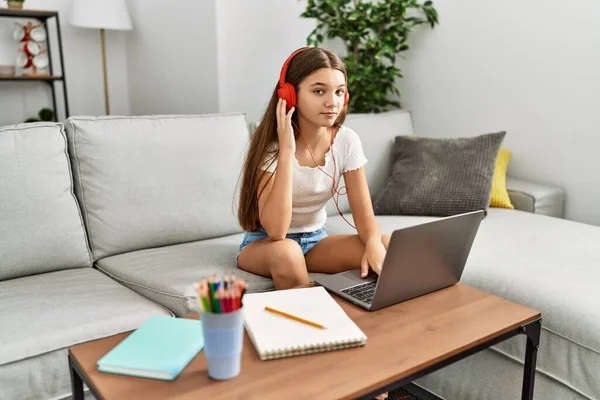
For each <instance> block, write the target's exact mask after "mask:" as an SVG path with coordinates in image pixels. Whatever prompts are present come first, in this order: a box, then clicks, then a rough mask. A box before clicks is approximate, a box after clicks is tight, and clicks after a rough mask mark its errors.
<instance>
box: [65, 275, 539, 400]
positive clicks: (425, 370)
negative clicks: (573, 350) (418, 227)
mask: <svg viewBox="0 0 600 400" xmlns="http://www.w3.org/2000/svg"><path fill="white" fill-rule="evenodd" d="M334 298H335V299H336V301H338V303H339V304H340V305H341V306H342V308H343V309H344V310H345V311H346V313H347V314H348V316H349V317H350V318H352V319H353V320H354V321H355V322H356V323H357V325H358V326H359V327H360V328H361V329H362V330H363V331H364V332H365V334H366V335H367V337H368V339H367V344H366V345H365V346H363V347H359V348H353V349H347V350H338V351H332V352H327V353H320V354H312V355H304V356H297V357H290V358H284V359H277V360H269V361H261V360H260V359H259V358H258V355H257V353H256V351H255V349H254V346H253V344H252V342H251V341H250V339H249V338H248V335H247V334H245V337H244V348H243V352H242V370H241V373H240V375H239V376H238V377H236V378H234V379H232V380H228V381H215V380H212V379H210V378H209V377H208V373H207V365H206V358H205V356H204V353H203V352H200V353H199V354H198V355H197V356H196V357H195V358H194V359H193V360H192V361H191V362H190V364H189V365H188V366H187V367H186V368H185V369H184V370H183V371H182V372H181V374H180V375H179V376H178V377H177V378H176V379H175V380H174V381H160V380H153V379H144V378H135V377H129V376H122V375H115V374H109V373H103V372H99V371H98V370H97V369H96V362H97V361H98V360H99V359H100V358H101V357H102V356H104V355H105V354H106V353H107V352H108V351H110V350H111V349H112V348H113V347H114V346H116V345H117V344H118V343H119V342H121V341H122V340H123V339H125V338H126V337H127V336H128V335H129V334H130V333H131V332H127V333H122V334H118V335H114V336H110V337H107V338H104V339H98V340H94V341H90V342H87V343H82V344H78V345H75V346H73V347H71V348H70V349H69V365H70V367H71V382H72V389H73V398H74V399H75V400H80V399H81V400H83V382H85V383H86V384H87V386H88V387H89V388H90V390H91V391H92V393H93V394H94V395H95V396H96V397H97V398H98V399H130V398H143V399H166V398H169V399H200V398H203V399H215V398H244V399H260V400H266V399H279V398H285V397H282V396H286V395H287V396H292V397H294V398H298V399H300V398H310V399H355V398H358V399H372V398H373V397H374V396H376V395H377V394H380V393H383V392H387V391H391V390H394V389H397V388H399V387H402V386H405V385H407V384H408V383H409V382H411V381H413V380H415V379H418V378H420V377H422V376H424V375H426V374H429V373H430V372H433V371H436V370H438V369H440V368H443V367H444V366H446V365H448V364H451V363H453V362H456V361H458V360H461V359H463V358H465V357H467V356H469V355H471V354H474V353H476V352H478V351H481V350H483V349H485V348H488V347H490V346H492V345H494V344H496V343H499V342H501V341H503V340H506V339H508V338H511V337H513V336H516V335H519V334H524V335H525V336H526V338H527V339H526V340H527V348H526V354H525V371H524V380H523V388H522V399H532V398H533V388H534V378H535V364H536V358H537V350H538V348H539V339H540V330H541V314H540V312H538V311H535V310H532V309H529V308H527V307H524V306H522V305H519V304H516V303H513V302H511V301H508V300H505V299H502V298H500V297H497V296H494V295H491V294H488V293H485V292H483V291H480V290H477V289H473V288H471V287H469V286H466V285H463V284H458V285H455V286H452V287H449V288H446V289H442V290H439V291H437V292H434V293H430V294H428V295H425V296H421V297H418V298H415V299H412V300H408V301H405V302H402V303H399V304H396V305H394V306H390V307H387V308H384V309H381V310H378V311H374V312H369V311H365V310H363V309H362V308H359V307H357V306H355V305H353V304H351V303H349V302H347V301H345V300H343V299H341V298H339V297H337V296H334ZM507 383H508V382H507Z"/></svg>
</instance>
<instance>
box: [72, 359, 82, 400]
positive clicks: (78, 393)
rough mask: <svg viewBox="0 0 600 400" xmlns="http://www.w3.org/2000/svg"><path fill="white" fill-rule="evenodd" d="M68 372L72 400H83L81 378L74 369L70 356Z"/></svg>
mask: <svg viewBox="0 0 600 400" xmlns="http://www.w3.org/2000/svg"><path fill="white" fill-rule="evenodd" d="M69 370H70V371H71V392H72V393H73V397H72V399H73V400H84V399H83V381H82V380H81V376H79V373H78V372H77V370H76V369H75V366H74V365H73V361H72V360H71V355H70V354H69Z"/></svg>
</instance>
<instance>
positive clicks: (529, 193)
mask: <svg viewBox="0 0 600 400" xmlns="http://www.w3.org/2000/svg"><path fill="white" fill-rule="evenodd" d="M506 190H507V191H508V196H509V197H510V201H511V203H512V204H513V205H514V206H515V209H517V210H522V211H527V212H532V213H535V214H543V215H548V216H551V217H558V218H562V217H563V212H564V204H565V197H566V193H565V190H564V189H563V188H560V187H557V186H550V185H545V184H540V183H533V182H527V181H522V180H519V179H515V178H510V177H507V178H506Z"/></svg>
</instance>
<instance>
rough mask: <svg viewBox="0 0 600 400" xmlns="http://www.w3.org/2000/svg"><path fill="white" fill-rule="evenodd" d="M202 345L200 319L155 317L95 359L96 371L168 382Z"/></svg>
mask: <svg viewBox="0 0 600 400" xmlns="http://www.w3.org/2000/svg"><path fill="white" fill-rule="evenodd" d="M203 347H204V337H203V336H202V322H201V321H199V320H193V319H185V318H174V317H166V316H155V317H152V318H150V319H149V320H148V321H146V322H145V323H144V324H143V325H142V326H140V327H139V328H138V329H137V330H135V331H134V332H133V333H131V334H130V335H129V336H128V337H127V338H125V340H123V341H122V342H121V343H119V344H118V345H116V346H115V347H114V348H113V349H112V350H111V351H109V352H108V353H107V354H106V355H105V356H104V357H102V358H101V359H100V360H98V371H102V372H110V373H114V374H122V375H131V376H137V377H141V378H152V379H162V380H167V381H172V380H173V379H175V378H176V377H177V375H179V373H180V372H181V371H182V370H183V369H184V368H185V366H186V365H188V364H189V363H190V361H191V360H192V359H193V358H194V357H195V356H196V354H198V352H199V351H200V350H202V348H203Z"/></svg>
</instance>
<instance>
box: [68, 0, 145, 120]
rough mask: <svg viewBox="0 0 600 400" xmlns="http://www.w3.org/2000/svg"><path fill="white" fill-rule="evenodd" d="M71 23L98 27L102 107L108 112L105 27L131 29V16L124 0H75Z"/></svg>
mask: <svg viewBox="0 0 600 400" xmlns="http://www.w3.org/2000/svg"><path fill="white" fill-rule="evenodd" d="M71 25H73V26H77V27H81V28H93V29H100V42H101V48H102V71H103V75H104V108H105V112H106V115H109V114H110V104H109V97H108V74H107V69H106V40H105V36H104V30H105V29H114V30H131V29H133V26H132V24H131V18H130V16H129V12H128V11H127V4H126V3H125V0H103V1H98V0H77V1H74V2H73V10H72V12H71Z"/></svg>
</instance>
